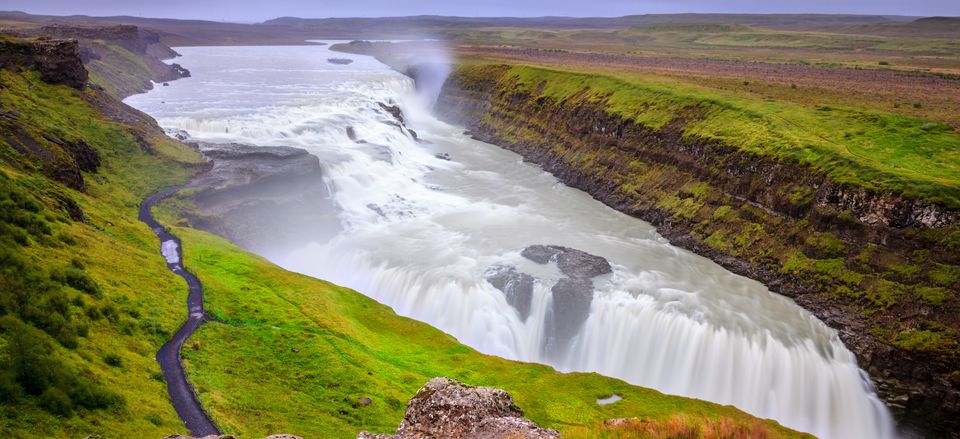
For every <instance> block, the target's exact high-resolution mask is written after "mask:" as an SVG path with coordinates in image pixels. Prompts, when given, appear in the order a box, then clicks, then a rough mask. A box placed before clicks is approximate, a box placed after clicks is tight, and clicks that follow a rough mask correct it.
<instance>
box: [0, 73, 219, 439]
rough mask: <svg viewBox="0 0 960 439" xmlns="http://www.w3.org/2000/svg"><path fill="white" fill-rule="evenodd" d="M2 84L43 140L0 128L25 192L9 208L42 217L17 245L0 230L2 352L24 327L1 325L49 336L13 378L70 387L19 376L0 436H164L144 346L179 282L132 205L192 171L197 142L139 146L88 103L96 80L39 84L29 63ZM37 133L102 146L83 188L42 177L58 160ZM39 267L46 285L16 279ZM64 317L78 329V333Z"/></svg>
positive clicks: (156, 337)
mask: <svg viewBox="0 0 960 439" xmlns="http://www.w3.org/2000/svg"><path fill="white" fill-rule="evenodd" d="M0 83H2V85H3V89H2V91H0V110H2V111H4V112H8V113H10V114H14V115H16V118H17V119H16V124H17V125H16V126H17V127H19V128H21V129H22V131H21V133H26V134H25V135H27V136H29V137H30V138H32V140H33V141H35V142H36V144H37V145H39V147H40V148H42V150H40V151H34V152H32V153H26V154H24V153H22V152H20V151H16V150H14V149H13V147H12V146H11V144H9V143H8V140H7V139H9V137H6V136H9V135H11V132H8V131H6V130H7V129H9V126H7V127H6V128H3V132H2V133H0V134H3V136H0V151H2V157H3V160H2V161H0V170H2V172H3V174H4V177H3V180H4V191H5V192H8V193H12V194H16V193H19V194H24V195H23V197H24V198H25V199H29V200H32V201H31V202H30V203H33V204H34V206H33V207H25V206H27V205H21V206H20V207H16V208H15V209H12V212H14V213H13V214H14V215H17V216H22V215H23V213H24V212H28V211H30V210H31V209H33V210H36V212H35V216H36V217H38V218H40V219H41V221H42V222H44V223H46V224H47V227H48V229H49V232H48V233H39V234H32V235H30V236H29V238H28V239H27V240H25V241H22V242H20V243H18V244H14V245H11V244H10V243H9V242H7V241H4V243H5V247H6V248H5V250H7V251H10V252H11V253H13V254H14V255H15V257H16V258H18V259H20V260H21V261H22V262H23V263H24V266H23V267H24V268H23V269H21V270H18V271H8V270H0V271H2V274H0V287H2V288H0V295H2V298H3V302H4V306H3V307H0V314H3V315H4V318H5V319H7V320H6V322H8V323H10V322H19V323H10V325H6V326H5V330H0V351H2V353H0V361H3V362H5V363H4V364H9V363H6V362H10V361H14V362H15V361H17V356H16V355H12V354H14V353H15V351H13V350H11V349H6V348H4V347H9V346H12V345H10V343H11V340H12V339H11V337H21V335H18V332H17V331H13V330H10V328H12V327H14V326H16V327H19V328H23V327H24V326H23V325H26V327H27V328H30V329H26V330H25V331H27V333H29V334H31V335H30V340H32V341H35V342H36V344H37V345H38V346H47V349H44V350H43V351H42V352H40V353H38V354H37V355H39V356H34V357H31V358H33V359H34V360H33V361H40V362H41V363H34V364H32V365H31V366H32V367H33V368H35V369H37V370H38V371H37V373H34V374H31V375H30V376H28V377H23V378H21V379H20V381H21V382H20V383H19V384H18V386H20V387H22V384H23V382H22V381H23V379H29V378H30V377H33V378H37V377H43V376H47V377H55V378H54V380H53V382H51V383H49V384H52V386H51V387H48V390H49V389H50V388H57V389H58V390H56V391H53V390H51V392H53V394H56V392H57V391H62V393H64V394H67V397H68V398H70V399H72V401H69V400H67V401H64V400H59V403H57V404H51V403H50V400H51V399H50V397H44V396H43V395H35V394H32V392H31V391H30V390H29V389H27V388H21V389H20V390H21V394H20V395H19V397H15V398H11V397H10V395H9V394H7V395H4V396H5V398H4V399H5V401H3V402H0V432H2V433H0V436H3V437H12V438H36V437H87V436H88V435H99V436H100V437H163V436H165V435H167V434H169V433H170V432H171V431H179V430H180V429H181V425H182V424H181V423H180V421H179V419H178V418H177V415H176V413H175V412H174V411H173V409H172V407H171V406H170V404H169V402H168V399H167V397H166V387H165V384H164V383H163V382H162V377H161V376H160V375H159V367H158V366H157V364H156V361H155V360H154V355H155V353H156V351H157V349H158V348H159V346H160V345H161V344H162V343H163V342H164V340H165V339H166V338H167V337H168V334H170V333H171V332H172V331H173V330H174V329H175V328H176V327H177V326H178V325H179V324H180V322H181V321H182V320H183V318H184V316H183V312H184V310H183V302H184V300H185V296H186V288H185V285H183V283H182V281H181V280H180V279H179V278H177V277H176V276H174V275H173V274H171V273H170V272H169V271H168V270H167V269H166V267H165V265H164V262H163V260H162V258H159V257H158V256H157V242H156V238H155V237H154V235H153V233H152V232H151V231H150V230H149V229H148V228H147V227H146V226H144V225H143V224H141V223H139V222H138V221H137V220H136V213H137V207H138V204H139V202H140V200H141V199H142V198H143V197H144V196H145V195H146V194H147V193H149V192H150V191H153V190H155V189H156V188H159V187H163V186H167V185H171V184H174V183H179V182H182V181H184V180H185V179H187V178H188V177H189V175H191V174H192V173H194V172H196V169H197V166H196V164H197V163H198V162H199V160H200V157H199V155H198V154H196V153H195V152H193V151H191V150H190V149H189V148H186V147H185V146H183V145H179V144H175V143H172V144H168V145H166V146H165V147H159V144H158V147H157V148H154V153H152V154H151V153H148V152H147V151H145V150H144V149H143V148H142V147H141V146H140V144H139V143H138V142H137V141H136V139H135V138H134V137H133V135H132V134H130V131H131V127H127V126H124V125H121V124H118V123H115V122H112V121H110V120H107V119H106V118H105V117H104V116H102V115H101V114H100V113H99V112H98V111H97V110H96V109H95V108H93V107H92V106H91V105H90V104H89V103H88V101H89V100H92V99H94V98H97V99H100V98H102V97H96V96H93V95H91V93H95V91H92V90H87V91H85V92H79V91H76V90H73V89H70V88H68V87H65V86H55V85H50V84H46V83H44V82H42V81H40V80H39V79H38V77H37V75H36V74H35V73H33V72H30V71H25V72H23V73H22V74H13V73H10V72H8V71H0ZM139 128H141V127H138V129H139ZM45 135H47V136H51V135H53V136H55V137H57V138H61V139H66V140H83V141H85V142H87V143H88V144H90V145H91V146H93V147H94V148H96V149H97V150H98V151H99V152H100V156H101V159H102V164H101V166H100V169H99V170H98V172H96V173H86V174H85V180H86V192H85V193H81V192H77V191H74V190H72V189H68V188H66V187H64V186H63V185H62V184H60V183H57V182H55V181H53V180H51V179H50V178H48V177H46V176H44V174H43V168H44V166H45V165H44V163H45V160H51V159H52V160H67V159H68V158H67V157H66V154H65V153H64V152H63V151H61V150H59V149H57V146H56V145H55V144H53V143H50V142H48V141H47V140H45V137H44V136H45ZM44 154H46V155H44ZM51 156H53V158H51ZM65 200H72V201H73V202H75V203H76V204H77V205H78V206H79V207H80V208H81V209H82V211H83V214H84V217H85V219H82V220H79V219H71V215H70V211H69V209H67V208H65V205H66V202H65ZM28 204H29V203H28ZM5 207H9V206H5ZM5 213H11V211H7V212H5ZM12 233H16V232H12ZM5 235H6V234H5ZM9 267H10V266H8V265H6V264H5V265H4V268H9ZM57 273H66V274H68V275H69V276H67V277H66V278H64V277H62V275H58V274H57ZM71 273H72V274H71ZM58 278H60V279H63V280H62V281H58V280H57V279H58ZM30 279H33V280H30ZM37 279H39V281H40V282H44V283H46V284H48V285H49V286H48V287H45V288H44V289H42V290H38V289H36V288H30V287H29V285H31V284H24V282H28V281H29V282H37V281H38V280H37ZM44 279H50V281H46V280H44ZM71 279H74V280H73V281H71ZM76 279H84V281H82V282H78V281H76ZM51 281H52V282H53V283H52V284H50V283H49V282H51ZM25 285H26V286H27V288H24V286H25ZM34 285H35V284H34ZM31 307H35V308H31ZM51 307H52V308H51ZM31 309H36V310H39V314H38V313H34V312H33V311H31ZM52 309H55V310H57V311H56V312H55V313H54V312H52V311H51V310H52ZM37 315H40V316H48V317H49V316H54V315H57V316H61V317H60V318H62V319H63V322H65V323H63V324H60V325H59V326H57V323H50V322H47V321H41V320H38V317H37ZM11 325H13V326H11ZM57 328H61V329H59V330H58V329H57ZM70 328H75V329H76V330H75V331H74V334H73V335H75V337H71V334H70V333H69V331H70ZM63 331H68V332H66V333H65V332H63ZM44 365H46V366H44ZM39 368H45V369H44V370H42V371H40V370H39ZM71 383H73V384H71ZM77 383H79V384H77ZM77 386H81V387H77ZM84 386H85V387H84ZM60 387H66V389H65V390H64V389H60ZM79 388H89V389H97V391H99V392H106V393H105V394H108V395H112V396H118V397H119V402H116V403H110V404H107V405H106V408H91V407H97V406H98V404H93V403H88V404H86V405H87V407H85V406H83V404H82V401H81V400H83V399H84V397H83V395H82V394H81V393H80V391H79V390H77V389H79ZM5 390H6V389H5ZM54 400H55V399H54ZM67 404H69V405H67ZM70 412H72V413H70ZM55 413H56V414H55ZM68 414H70V416H67V415H68ZM92 437H95V436H92Z"/></svg>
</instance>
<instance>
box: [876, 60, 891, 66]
mask: <svg viewBox="0 0 960 439" xmlns="http://www.w3.org/2000/svg"><path fill="white" fill-rule="evenodd" d="M877 64H880V65H881V66H889V65H890V62H889V61H880V62H878V63H877Z"/></svg>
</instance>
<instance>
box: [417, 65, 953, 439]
mask: <svg viewBox="0 0 960 439" xmlns="http://www.w3.org/2000/svg"><path fill="white" fill-rule="evenodd" d="M512 69H513V67H511V66H500V65H464V66H460V67H458V68H457V69H455V70H454V72H453V74H452V75H451V76H450V77H449V78H448V80H447V81H446V83H445V84H444V87H443V89H442V92H441V94H440V96H439V98H438V101H437V104H436V108H435V112H436V114H438V115H439V116H440V117H442V118H445V119H446V120H447V121H449V122H453V123H457V124H461V125H464V126H466V127H468V128H469V130H470V132H471V133H472V135H473V136H474V137H475V138H477V139H479V140H483V141H486V142H489V143H493V144H496V145H499V146H502V147H504V148H506V149H509V150H512V151H514V152H517V153H518V154H520V155H522V156H523V157H524V159H525V160H526V161H529V162H532V163H535V164H537V165H540V166H541V167H543V169H545V170H546V171H549V172H551V173H552V174H554V175H555V176H556V177H557V178H559V179H560V180H561V181H563V182H564V183H566V184H568V185H570V186H573V187H576V188H579V189H582V190H584V191H586V192H588V193H589V194H591V195H592V196H593V197H594V198H596V199H598V200H600V201H602V202H604V203H605V204H607V205H608V206H610V207H613V208H614V209H617V210H619V211H621V212H624V213H626V214H629V215H632V216H634V217H637V218H640V219H643V220H645V221H648V222H650V223H652V224H654V225H656V226H657V227H658V231H659V232H660V233H661V234H662V235H663V236H664V237H666V238H668V239H669V240H670V241H671V242H672V243H673V244H675V245H678V246H680V247H684V248H686V249H689V250H692V251H694V252H696V253H699V254H701V255H704V256H707V257H709V258H711V259H713V260H714V261H716V262H718V263H720V264H721V265H723V266H725V267H726V268H728V269H730V270H732V271H734V272H736V273H739V274H742V275H745V276H748V277H750V278H753V279H756V280H759V281H761V282H764V283H765V284H766V285H768V286H769V287H770V289H771V290H773V291H775V292H778V293H780V294H783V295H786V296H788V297H791V298H793V299H794V300H795V301H796V302H797V303H798V304H800V305H802V306H804V307H805V308H807V309H808V310H810V311H811V312H813V313H814V314H815V315H817V316H818V317H819V318H820V319H822V320H823V321H824V322H826V323H827V324H828V325H830V326H831V327H833V328H835V329H837V330H838V331H839V332H840V335H841V338H842V339H843V340H844V342H845V343H846V345H847V346H848V347H849V348H850V349H851V350H852V351H853V352H855V353H856V355H857V356H858V359H859V362H860V365H861V367H862V368H863V369H865V370H866V371H868V373H869V374H870V376H871V377H872V379H873V381H874V383H875V384H876V385H877V389H878V392H879V393H880V394H881V396H882V397H883V398H884V399H885V400H886V401H887V403H888V405H889V406H890V407H891V408H892V410H893V411H894V413H895V414H896V415H897V416H898V418H899V419H900V420H901V422H902V423H904V424H905V425H908V426H910V427H911V428H915V429H918V430H921V431H923V432H925V433H928V434H935V435H938V436H951V435H952V436H951V437H956V435H957V433H956V431H957V429H958V428H960V422H958V420H960V405H958V404H960V403H958V399H960V371H958V369H957V366H956V364H957V362H956V360H957V359H958V345H957V341H956V340H957V328H958V326H960V324H958V312H957V310H958V305H957V300H956V299H957V298H956V292H957V290H958V289H960V275H958V273H960V267H958V265H960V252H958V251H957V250H958V248H960V245H958V243H956V242H954V240H955V239H956V237H957V236H960V235H958V232H957V231H958V230H960V228H958V227H960V224H958V223H960V211H958V210H956V209H954V208H951V207H949V206H945V205H942V204H937V203H936V202H931V201H926V200H923V199H912V198H909V197H907V196H905V195H903V194H900V193H897V192H894V191H876V190H871V189H868V188H865V187H859V186H856V185H850V184H841V183H837V182H835V181H832V180H831V179H830V178H829V177H828V176H826V175H824V173H822V172H818V171H817V170H815V169H812V168H811V167H809V166H805V165H803V164H801V163H798V162H793V161H790V160H786V159H783V158H777V157H773V156H766V155H761V154H757V153H753V152H746V151H743V150H740V149H738V148H736V147H733V146H729V145H725V144H723V143H722V142H719V141H717V140H713V139H704V138H698V137H696V136H691V135H689V134H685V133H684V131H683V128H684V127H685V126H686V125H687V124H690V123H695V122H696V121H698V120H699V119H700V118H702V117H704V114H703V113H704V112H705V111H706V109H705V108H703V107H699V106H696V105H694V106H688V107H684V108H683V109H682V110H680V111H678V112H677V113H676V114H675V115H674V117H673V119H672V120H670V121H669V122H667V123H666V124H664V125H662V126H660V127H658V128H656V129H654V128H650V127H648V126H645V125H643V124H641V123H637V122H635V121H634V120H631V119H627V118H624V117H623V116H621V115H618V114H617V113H616V112H615V111H612V110H611V108H609V106H608V105H607V103H606V102H604V101H603V100H597V99H592V98H586V97H582V98H581V97H580V96H585V95H586V94H587V93H582V94H574V95H573V97H571V98H568V99H564V100H557V99H554V98H551V97H549V96H546V95H543V94H540V93H539V91H540V90H542V89H543V87H544V86H545V83H540V84H537V85H534V86H531V85H530V84H528V83H526V84H525V83H521V82H520V81H518V79H517V77H515V76H514V75H512V74H511V70H512ZM551 77H553V78H555V76H551ZM415 79H416V78H415ZM554 80H555V79H554ZM584 91H586V90H584Z"/></svg>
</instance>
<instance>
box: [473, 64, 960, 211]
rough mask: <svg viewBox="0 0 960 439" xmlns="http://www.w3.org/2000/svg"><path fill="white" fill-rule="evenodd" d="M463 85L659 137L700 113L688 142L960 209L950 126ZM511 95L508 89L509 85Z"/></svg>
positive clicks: (555, 83)
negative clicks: (592, 107)
mask: <svg viewBox="0 0 960 439" xmlns="http://www.w3.org/2000/svg"><path fill="white" fill-rule="evenodd" d="M459 75H460V76H461V77H463V78H477V79H481V78H482V79H487V80H489V79H490V78H499V81H502V82H505V83H509V84H512V86H515V87H519V88H520V89H521V90H525V91H527V92H528V93H530V94H531V95H534V96H536V97H542V98H550V99H553V100H554V101H556V102H567V101H570V100H573V101H585V102H603V103H604V104H605V105H606V108H607V112H608V113H610V114H613V115H617V116H621V117H623V118H624V119H627V120H632V121H635V122H637V123H639V124H642V125H644V126H646V127H649V128H650V129H653V130H659V129H662V128H663V127H664V126H665V125H666V124H667V123H669V122H671V121H673V120H674V119H675V118H676V117H677V115H678V114H682V113H683V112H684V111H685V110H688V109H691V108H695V109H696V110H697V113H698V114H699V115H700V116H699V117H697V118H694V119H693V120H689V121H686V124H685V125H684V126H683V128H682V130H683V134H684V135H685V136H690V137H699V138H703V139H709V140H715V141H719V142H722V143H723V144H726V145H729V146H732V147H736V148H738V149H741V150H743V151H747V152H750V153H754V154H758V155H764V156H771V157H775V158H779V159H789V160H792V161H796V162H799V163H803V164H807V165H810V166H811V167H813V168H814V169H816V170H818V171H820V172H823V173H824V174H825V175H828V176H829V177H830V178H831V179H833V180H834V181H835V182H838V183H843V184H852V185H855V186H861V187H865V188H867V189H870V190H876V191H881V190H892V191H896V192H899V193H902V194H904V195H906V196H908V197H913V198H922V199H924V200H927V201H930V202H935V203H939V204H943V205H945V206H948V207H952V208H956V207H960V133H957V132H956V131H954V130H952V129H951V128H949V127H948V126H946V125H944V124H938V123H932V122H930V121H925V120H921V119H915V118H912V117H908V116H902V115H896V114H890V113H884V112H880V111H873V110H861V109H855V108H846V107H835V106H821V107H819V109H811V108H807V107H804V106H801V105H797V104H793V103H789V102H783V101H777V100H757V99H749V98H745V97H743V96H740V95H738V94H736V93H732V92H724V91H722V90H715V89H708V88H703V87H696V86H693V85H688V84H682V83H677V82H674V83H671V82H666V81H664V82H658V81H652V80H651V81H639V80H632V79H625V78H619V77H614V76H603V75H596V74H582V73H575V72H568V71H561V70H553V69H545V68H540V67H532V66H509V67H507V68H504V67H502V66H489V65H483V64H480V65H469V64H468V65H463V66H461V67H460V72H459ZM505 87H507V85H505Z"/></svg>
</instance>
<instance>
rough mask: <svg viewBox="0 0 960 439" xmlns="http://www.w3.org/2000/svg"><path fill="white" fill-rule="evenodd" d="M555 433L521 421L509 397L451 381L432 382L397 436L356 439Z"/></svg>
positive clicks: (521, 437)
mask: <svg viewBox="0 0 960 439" xmlns="http://www.w3.org/2000/svg"><path fill="white" fill-rule="evenodd" d="M559 437H560V434H559V433H557V432H556V431H555V430H549V429H544V428H541V427H540V426H539V425H537V424H535V423H534V422H533V421H531V420H529V419H526V418H524V417H523V410H520V408H519V407H517V406H516V405H514V403H513V398H512V397H510V394H509V393H507V392H505V391H503V390H501V389H495V388H492V387H473V386H468V385H465V384H463V383H461V382H458V381H455V380H452V379H450V378H444V377H440V378H434V379H432V380H430V381H429V382H428V383H427V384H426V385H424V386H423V387H422V388H421V389H420V390H419V391H418V392H417V394H416V395H415V396H414V397H413V399H411V400H410V402H409V403H408V404H407V412H406V414H405V415H404V416H403V421H402V422H400V427H399V428H398V429H397V432H396V434H393V435H387V434H373V433H368V432H366V431H364V432H361V433H360V435H358V436H357V439H413V438H417V439H429V438H438V439H439V438H445V439H446V438H450V439H457V438H477V439H494V438H517V439H557V438H559Z"/></svg>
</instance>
